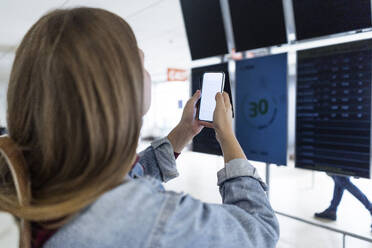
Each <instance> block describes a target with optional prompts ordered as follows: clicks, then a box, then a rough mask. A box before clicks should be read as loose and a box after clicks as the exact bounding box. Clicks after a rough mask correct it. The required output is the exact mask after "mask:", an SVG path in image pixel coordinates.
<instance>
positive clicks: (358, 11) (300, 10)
mask: <svg viewBox="0 0 372 248" xmlns="http://www.w3.org/2000/svg"><path fill="white" fill-rule="evenodd" d="M293 8H294V14H295V24H296V33H297V39H298V40H302V39H308V38H313V37H319V36H323V35H330V34H336V33H341V32H347V31H352V30H358V29H363V28H367V27H370V26H371V1H370V0H310V1H309V0H293Z"/></svg>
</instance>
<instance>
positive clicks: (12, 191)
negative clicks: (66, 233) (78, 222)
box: [0, 8, 143, 222]
mask: <svg viewBox="0 0 372 248" xmlns="http://www.w3.org/2000/svg"><path fill="white" fill-rule="evenodd" d="M142 98H143V69H142V64H141V60H140V55H139V52H138V45H137V42H136V39H135V36H134V34H133V32H132V30H131V28H130V26H129V25H128V24H127V23H126V22H125V21H124V20H123V19H122V18H120V17H119V16H117V15H115V14H113V13H110V12H108V11H105V10H102V9H94V8H74V9H64V10H55V11H52V12H50V13H48V14H46V15H45V16H43V17H41V18H40V19H39V20H38V21H37V22H36V23H35V24H34V25H33V26H32V27H31V29H30V30H29V31H28V32H27V34H26V35H25V37H24V38H23V40H22V42H21V44H20V45H19V47H18V49H17V51H16V57H15V61H14V64H13V67H12V72H11V76H10V81H9V87H8V94H7V103H8V109H7V123H8V132H9V138H10V139H11V140H12V141H13V142H14V144H16V146H17V147H18V148H19V150H20V151H21V154H22V155H23V157H24V161H25V166H23V167H27V168H24V172H25V175H27V176H26V178H27V179H25V180H28V183H26V185H29V187H30V192H31V196H30V199H29V202H28V203H27V204H20V202H19V199H18V198H17V192H16V188H15V182H14V178H12V176H11V171H10V169H9V161H8V162H7V160H6V159H1V156H0V210H2V211H7V212H9V213H11V214H12V215H14V216H16V217H18V218H19V219H23V220H26V221H36V222H42V221H47V220H51V219H58V218H61V217H64V216H68V215H71V214H74V213H77V212H78V211H79V210H81V209H82V208H84V207H86V206H87V205H89V204H90V203H92V202H93V201H94V200H96V199H97V197H99V196H100V195H101V194H103V193H104V192H106V191H108V190H110V189H111V188H113V187H115V186H117V185H118V184H120V183H121V182H122V181H123V179H124V177H125V175H126V174H127V173H128V171H129V170H130V166H131V164H132V163H133V158H134V157H135V154H136V147H137V144H138V137H139V133H140V128H141V122H142V109H143V107H142V105H143V103H142V101H143V99H142Z"/></svg>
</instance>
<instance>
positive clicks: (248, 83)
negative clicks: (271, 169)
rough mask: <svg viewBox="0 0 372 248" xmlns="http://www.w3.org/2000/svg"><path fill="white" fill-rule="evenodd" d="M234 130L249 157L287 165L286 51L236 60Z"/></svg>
mask: <svg viewBox="0 0 372 248" xmlns="http://www.w3.org/2000/svg"><path fill="white" fill-rule="evenodd" d="M235 107H236V110H235V111H236V118H235V120H236V121H235V127H236V128H235V132H236V136H237V138H238V140H239V143H240V144H241V146H242V148H243V150H244V152H245V154H246V156H247V158H248V159H249V160H254V161H260V162H266V163H274V164H277V165H286V164H287V54H278V55H271V56H265V57H260V58H254V59H247V60H241V61H238V62H237V63H236V106H235Z"/></svg>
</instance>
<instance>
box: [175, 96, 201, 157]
mask: <svg viewBox="0 0 372 248" xmlns="http://www.w3.org/2000/svg"><path fill="white" fill-rule="evenodd" d="M199 98H200V90H197V91H196V92H195V94H194V95H193V96H192V97H191V98H190V99H189V100H188V101H187V103H186V105H185V108H184V109H183V114H182V118H181V121H180V122H179V123H178V125H177V126H176V127H175V128H174V129H173V130H172V131H171V132H170V134H169V135H168V139H169V141H170V142H171V143H172V146H173V149H174V151H175V152H178V153H179V152H181V151H182V149H183V148H184V147H185V146H186V145H187V144H188V143H189V142H190V141H191V139H192V138H193V137H194V136H195V135H197V134H198V133H200V131H201V130H202V129H203V126H202V125H201V124H200V122H199V120H197V119H196V118H195V117H196V103H197V102H198V100H199Z"/></svg>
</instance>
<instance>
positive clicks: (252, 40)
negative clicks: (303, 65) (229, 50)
mask: <svg viewBox="0 0 372 248" xmlns="http://www.w3.org/2000/svg"><path fill="white" fill-rule="evenodd" d="M229 5H230V15H231V22H232V27H233V33H234V40H235V46H236V47H235V48H236V50H237V51H245V50H250V49H256V48H262V47H268V46H273V45H279V44H283V43H287V33H286V28H285V21H284V11H283V2H282V0H259V1H258V0H256V1H248V0H229Z"/></svg>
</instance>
